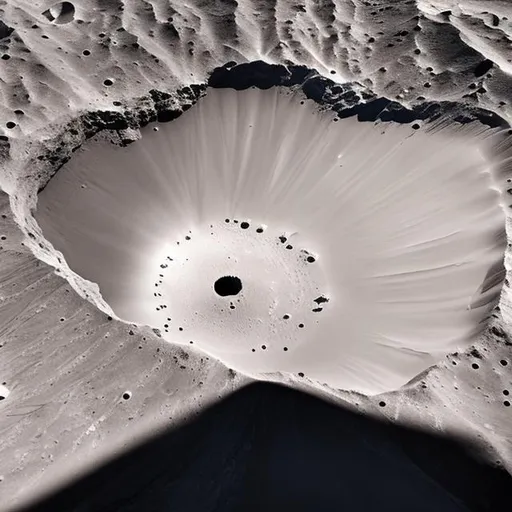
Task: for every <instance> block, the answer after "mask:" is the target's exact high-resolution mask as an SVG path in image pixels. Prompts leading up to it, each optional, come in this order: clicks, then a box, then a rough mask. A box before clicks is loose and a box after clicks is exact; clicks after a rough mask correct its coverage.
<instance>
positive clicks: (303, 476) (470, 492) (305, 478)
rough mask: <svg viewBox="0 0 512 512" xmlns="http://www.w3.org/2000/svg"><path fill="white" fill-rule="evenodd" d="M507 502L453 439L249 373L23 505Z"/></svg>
mask: <svg viewBox="0 0 512 512" xmlns="http://www.w3.org/2000/svg"><path fill="white" fill-rule="evenodd" d="M511 503H512V478H511V476H510V475H508V474H507V473H506V472H504V471H501V470H499V469H497V468H495V467H488V466H485V465H483V464H482V463H479V462H477V460H476V459H474V458H472V456H470V455H469V454H468V453H467V452H466V450H465V449H464V448H463V444H462V442H456V441H454V440H448V439H442V438H440V437H435V436H432V435H430V434H425V433H420V432H418V431H414V430H411V429H406V428H403V427H398V426H393V425H391V424H388V423H383V422H380V421H377V420H375V419H372V418H369V417H368V416H361V415H358V414H355V413H353V412H351V411H348V410H346V409H344V408H341V407H336V406H334V405H331V404H329V403H326V402H324V401H322V400H319V399H317V398H315V397H312V396H309V395H306V394H303V393H300V392H299V391H294V390H292V389H288V388H285V387H282V386H279V385H275V384H270V383H256V384H251V385H249V386H247V387H245V388H244V389H242V390H240V391H238V392H236V393H234V394H233V395H231V396H230V397H228V398H227V399H225V400H224V401H222V402H219V403H217V404H216V405H215V406H213V407H211V408H209V409H207V410H204V411H203V412H202V413H201V414H200V415H199V416H198V417H196V418H195V419H193V420H191V421H189V422H188V423H187V424H184V425H182V426H181V427H180V428H178V429H176V430H173V431H168V432H166V433H164V434H163V435H161V436H159V437H157V438H154V439H153V440H151V441H148V442H146V443H145V444H143V445H141V446H139V447H138V448H136V449H133V450H132V451H129V452H127V453H125V454H123V455H122V456H120V457H119V458H117V459H116V460H114V461H112V462H110V463H108V464H106V465H105V466H103V467H99V468H98V469H97V470H96V471H95V472H93V473H92V474H89V475H88V476H86V477H84V478H82V479H81V480H79V481H77V482H75V483H74V484H72V485H70V486H69V487H67V488H65V489H63V490H62V491H61V492H59V493H57V494H55V495H53V496H50V497H48V498H47V499H45V500H44V501H41V502H40V503H37V504H34V505H33V506H32V508H25V509H24V510H25V511H26V512H29V511H30V512H44V511H49V512H50V511H51V512H55V511H59V512H66V511H72V510H73V511H80V512H86V511H87V512H89V511H91V512H93V511H94V512H100V511H117V510H122V511H140V512H151V511H169V512H171V511H172V512H207V511H222V512H228V511H229V512H231V511H233V512H234V511H237V512H238V511H240V512H242V511H244V512H252V511H254V512H256V511H266V512H268V511H283V512H284V511H293V512H302V511H304V512H305V511H314V512H328V511H333V512H334V511H336V512H340V511H350V512H359V511H360V512H372V511H378V512H383V511H390V512H391V511H393V512H398V511H404V512H405V511H407V512H420V511H425V512H427V511H428V512H431V511H436V512H443V511H450V512H451V511H468V510H469V511H493V512H495V511H500V510H506V509H508V507H509V506H510V504H511ZM507 504H509V505H507Z"/></svg>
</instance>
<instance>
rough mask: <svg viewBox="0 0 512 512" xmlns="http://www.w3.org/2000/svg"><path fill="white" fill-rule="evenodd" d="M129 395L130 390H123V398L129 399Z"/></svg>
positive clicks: (130, 395)
mask: <svg viewBox="0 0 512 512" xmlns="http://www.w3.org/2000/svg"><path fill="white" fill-rule="evenodd" d="M131 397H132V392H131V391H125V392H124V393H123V400H130V398H131Z"/></svg>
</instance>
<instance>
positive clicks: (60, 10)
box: [42, 2, 75, 25]
mask: <svg viewBox="0 0 512 512" xmlns="http://www.w3.org/2000/svg"><path fill="white" fill-rule="evenodd" d="M42 14H43V16H44V17H45V18H46V19H47V20H48V21H51V22H52V23H56V24H57V25H64V24H66V23H70V22H72V21H73V20H74V19H75V6H74V5H73V4H72V3H71V2H59V3H58V4H55V5H54V6H53V7H50V8H49V9H47V10H46V11H44V12H43V13H42Z"/></svg>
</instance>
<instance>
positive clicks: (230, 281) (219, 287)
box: [213, 276, 242, 297]
mask: <svg viewBox="0 0 512 512" xmlns="http://www.w3.org/2000/svg"><path fill="white" fill-rule="evenodd" d="M213 289H214V290H215V293H216V294H217V295H220V296H221V297H228V296H231V295H238V294H239V293H240V291H241V290H242V281H241V280H240V278H239V277H236V276H224V277H221V278H219V279H217V281H215V283H214V285H213Z"/></svg>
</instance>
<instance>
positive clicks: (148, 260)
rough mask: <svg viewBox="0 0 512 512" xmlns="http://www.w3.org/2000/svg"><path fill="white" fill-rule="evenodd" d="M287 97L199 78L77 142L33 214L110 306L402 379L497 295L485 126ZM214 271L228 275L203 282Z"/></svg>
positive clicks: (317, 377)
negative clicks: (416, 120)
mask: <svg viewBox="0 0 512 512" xmlns="http://www.w3.org/2000/svg"><path fill="white" fill-rule="evenodd" d="M300 100H301V98H299V97H297V96H296V95H294V94H293V93H290V92H286V93H285V92H284V91H280V90H279V89H277V88H273V89H270V90H266V91H261V90H255V89H251V90H247V91H244V92H236V91H233V90H228V89H222V90H210V92H209V93H208V95H207V96H206V97H205V98H203V99H202V100H200V101H199V103H198V104H197V106H195V107H193V108H192V109H190V110H189V111H188V112H186V113H185V114H184V115H183V116H182V117H181V118H179V119H178V120H177V121H174V122H172V123H169V124H165V125H160V126H159V130H158V131H154V130H153V129H152V128H151V127H147V128H145V129H144V130H143V137H142V139H141V140H139V141H137V142H135V143H133V144H131V145H130V146H129V147H128V148H118V147H115V146H113V145H110V144H108V143H105V142H92V143H90V144H89V145H88V146H87V147H86V148H85V149H84V150H83V151H82V152H80V153H77V154H76V156H75V157H74V158H73V159H72V160H71V161H70V162H69V163H68V164H67V165H66V166H64V167H63V168H62V169H61V170H60V171H59V172H58V174H57V175H56V176H55V177H54V178H53V179H52V180H51V181H50V183H49V184H48V186H47V187H46V188H45V189H44V191H42V192H41V193H40V196H39V206H38V212H37V214H36V218H37V220H38V222H39V223H40V225H41V227H42V229H43V232H44V234H45V236H46V237H47V238H48V239H49V240H50V241H51V242H52V243H53V244H54V246H55V248H56V249H58V250H60V251H62V253H63V254H64V256H65V258H66V260H67V262H68V264H69V266H70V267H71V268H72V269H73V270H74V271H75V272H77V273H79V274H80V275H82V276H83V277H85V278H87V279H90V280H91V281H94V282H97V283H98V284H99V286H100V289H101V292H102V294H103V297H104V298H105V300H106V301H107V302H108V303H109V304H110V306H111V307H112V308H113V310H114V311H115V312H116V314H117V315H118V316H119V317H121V318H122V319H124V320H127V321H132V322H137V323H145V324H149V325H151V326H153V327H157V328H159V329H160V330H161V331H162V334H163V335H164V337H165V338H166V339H168V340H169V341H172V342H178V343H184V344H188V343H190V342H191V341H192V342H193V343H194V344H195V345H196V346H198V347H199V348H201V349H203V350H205V351H206V352H208V353H210V354H212V355H214V356H215V357H218V358H220V359H221V360H222V361H223V362H225V363H226V364H227V365H229V366H230V367H233V368H235V369H237V370H240V371H243V372H245V373H247V374H250V375H253V376H256V377H262V378H264V377H265V374H275V373H276V372H281V373H290V374H293V375H294V376H298V378H303V377H304V378H309V379H311V380H312V381H316V382H320V383H326V384H328V385H329V386H331V387H334V388H344V389H351V390H356V391H360V392H363V393H369V394H374V393H379V392H381V391H386V390H390V389H395V388H398V387H400V386H401V385H403V384H405V383H406V382H407V381H409V380H410V379H411V378H413V377H414V376H416V375H417V374H418V373H419V372H421V371H423V370H424V369H426V368H427V367H429V366H430V365H432V364H434V363H435V362H436V361H438V360H439V359H440V358H442V357H443V355H445V354H447V353H449V352H451V351H454V350H457V349H458V348H460V347H463V346H467V345H469V344H470V343H471V341H472V336H474V334H475V333H477V332H479V330H480V329H481V328H483V324H484V321H485V318H486V316H487V314H488V313H489V311H490V309H492V307H493V306H494V305H495V303H496V301H497V297H498V295H499V291H500V287H501V284H502V278H503V265H502V260H503V251H504V247H505V233H504V224H505V222H504V220H505V215H504V212H503V210H502V207H501V205H500V193H499V191H498V190H497V187H496V186H495V185H493V180H492V176H491V173H490V168H491V163H490V162H489V161H486V159H485V158H484V151H483V150H482V148H483V143H482V139H483V137H484V135H485V130H484V129H483V128H482V127H481V126H472V127H468V126H466V127H464V128H461V127H460V126H458V128H456V127H452V128H446V127H445V128H442V129H441V128H439V129H435V130H430V131H425V130H424V129H416V130H415V129H413V128H412V127H411V126H408V125H398V124H384V123H381V124H377V125H374V124H371V123H359V122H358V121H357V120H355V119H345V120H339V121H338V122H334V121H333V114H331V113H320V112H318V111H317V109H316V108H315V107H314V105H313V104H312V103H310V102H305V104H300ZM226 220H229V222H226ZM245 223H247V224H248V225H247V224H245ZM225 276H234V277H237V278H238V279H239V280H240V283H241V286H242V288H241V290H240V291H239V292H238V293H236V294H233V295H228V296H220V295H219V294H218V293H217V292H216V290H215V286H214V284H215V282H216V281H217V280H218V279H219V278H222V277H225ZM227 291H230V290H227ZM231 292H232V293H234V292H235V290H234V289H232V290H231Z"/></svg>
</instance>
